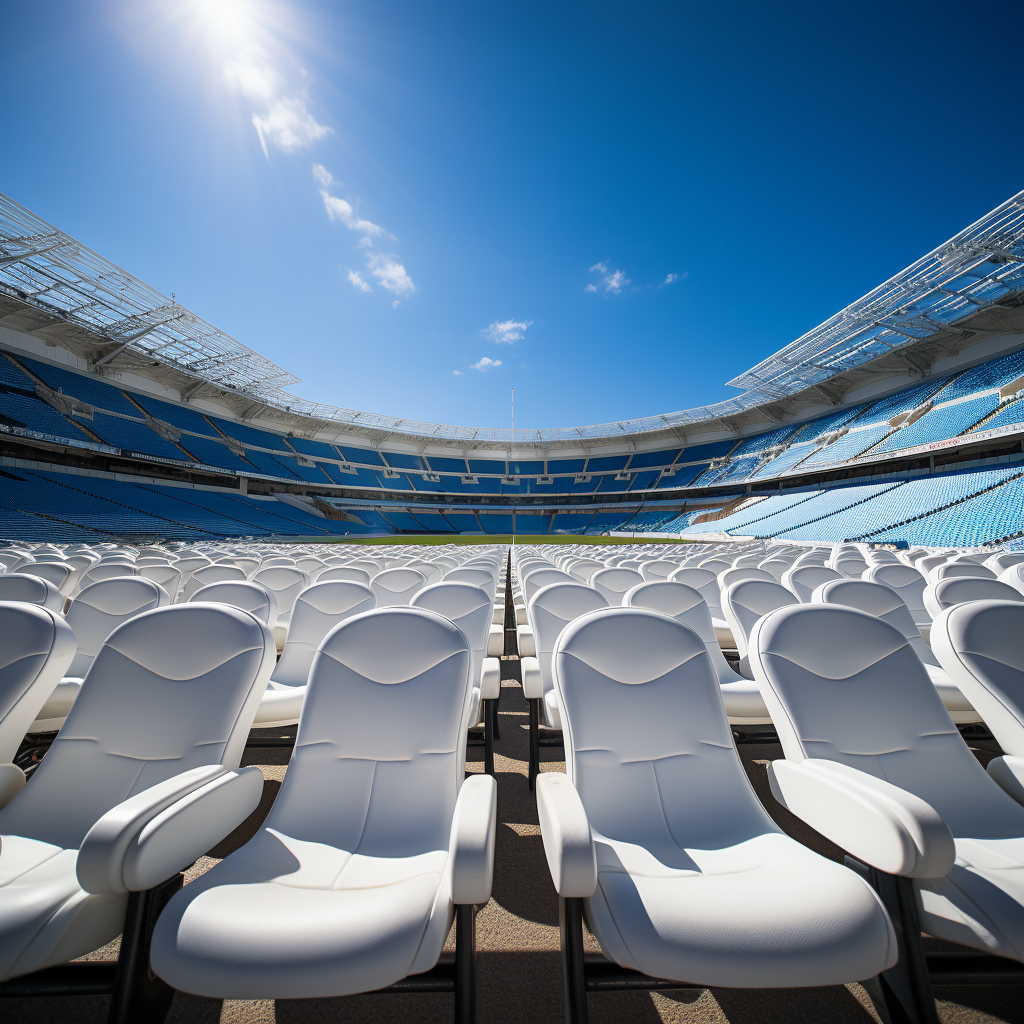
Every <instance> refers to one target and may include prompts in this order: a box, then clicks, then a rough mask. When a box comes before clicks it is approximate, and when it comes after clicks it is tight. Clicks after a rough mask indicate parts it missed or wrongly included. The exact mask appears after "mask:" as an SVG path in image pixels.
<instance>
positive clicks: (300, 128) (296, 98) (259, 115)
mask: <svg viewBox="0 0 1024 1024" xmlns="http://www.w3.org/2000/svg"><path fill="white" fill-rule="evenodd" d="M303 75H305V72H303ZM224 77H225V78H226V79H227V81H228V84H229V85H231V86H232V87H233V88H235V89H237V90H238V91H239V92H240V93H241V94H242V95H243V96H245V97H246V99H249V100H252V101H253V103H254V104H257V105H259V106H260V107H261V108H262V109H261V110H257V111H253V114H252V123H253V127H254V128H255V129H256V134H257V135H258V136H259V139H260V145H261V146H262V147H263V155H264V156H269V151H268V147H270V146H273V147H274V148H275V149H280V150H281V151H282V152H284V153H294V152H295V150H297V149H307V148H309V147H310V146H312V145H313V143H314V142H316V141H318V140H319V139H322V138H323V137H324V136H325V135H329V134H330V133H331V132H332V131H333V129H332V128H330V127H328V126H327V125H323V124H320V123H319V122H318V121H317V120H316V118H315V117H314V116H313V115H312V114H311V113H310V112H309V108H308V107H307V103H308V94H307V91H306V89H305V88H294V87H293V88H289V87H288V85H287V83H286V82H285V80H284V77H283V76H282V75H281V73H280V72H279V71H278V70H277V68H275V67H274V65H273V64H272V63H271V62H270V61H269V60H268V59H267V57H266V56H265V54H264V53H263V52H262V51H261V50H260V49H258V48H251V49H249V50H248V51H247V52H246V53H244V54H242V55H240V56H239V57H238V58H237V59H236V60H234V61H232V62H231V63H229V64H228V65H227V66H226V67H225V68H224Z"/></svg>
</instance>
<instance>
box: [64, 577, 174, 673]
mask: <svg viewBox="0 0 1024 1024" xmlns="http://www.w3.org/2000/svg"><path fill="white" fill-rule="evenodd" d="M169 603H170V601H169V598H168V595H167V592H166V591H165V590H164V589H163V588H162V587H160V586H158V585H157V584H156V583H154V582H153V581H152V580H147V579H143V578H142V577H141V576H119V577H114V578H112V579H109V580H100V582H99V583H93V584H92V585H91V586H88V587H86V588H85V590H81V591H79V593H78V596H77V597H75V599H74V600H73V601H72V602H71V605H70V607H69V608H68V614H67V621H68V625H69V626H70V627H71V628H72V629H73V630H74V633H75V637H76V639H77V640H78V651H77V652H76V653H75V658H74V660H73V661H72V662H71V667H70V669H69V670H68V675H70V676H84V675H85V674H86V672H88V670H89V666H90V665H91V664H92V662H93V658H95V657H96V653H97V651H99V649H100V646H101V645H102V644H103V641H104V640H106V639H107V637H108V636H110V634H111V633H112V632H113V631H114V630H115V629H116V628H117V627H118V626H120V625H121V623H123V622H127V621H128V620H129V619H132V618H134V617H135V616H136V615H139V614H141V613H142V612H148V611H150V610H152V609H153V608H160V607H161V606H162V605H166V604H169Z"/></svg>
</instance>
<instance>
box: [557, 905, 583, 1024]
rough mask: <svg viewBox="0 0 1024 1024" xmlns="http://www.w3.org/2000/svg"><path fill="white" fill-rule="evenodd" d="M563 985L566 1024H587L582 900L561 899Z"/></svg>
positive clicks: (559, 914) (559, 912)
mask: <svg viewBox="0 0 1024 1024" xmlns="http://www.w3.org/2000/svg"><path fill="white" fill-rule="evenodd" d="M558 928H559V931H560V932H561V947H562V984H563V987H564V992H565V1021H566V1024H587V979H586V971H585V967H584V963H583V900H581V899H577V898H575V897H569V898H566V897H565V896H559V898H558Z"/></svg>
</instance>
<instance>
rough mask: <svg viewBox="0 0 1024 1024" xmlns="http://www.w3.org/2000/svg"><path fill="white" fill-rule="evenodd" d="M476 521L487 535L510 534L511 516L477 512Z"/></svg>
mask: <svg viewBox="0 0 1024 1024" xmlns="http://www.w3.org/2000/svg"><path fill="white" fill-rule="evenodd" d="M477 519H479V520H480V525H481V526H482V527H483V529H484V530H485V531H486V532H487V533H511V532H512V516H510V515H505V514H503V513H500V512H478V513H477Z"/></svg>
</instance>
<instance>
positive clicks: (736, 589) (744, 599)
mask: <svg viewBox="0 0 1024 1024" xmlns="http://www.w3.org/2000/svg"><path fill="white" fill-rule="evenodd" d="M796 603H797V600H796V597H794V595H793V594H792V593H791V592H790V591H788V590H787V589H786V588H785V587H784V586H783V585H782V584H781V583H776V582H775V581H774V580H740V581H739V582H738V583H733V584H731V585H730V586H729V587H727V588H726V590H725V591H723V593H722V611H723V612H724V613H725V621H726V622H728V623H729V628H730V629H731V630H732V635H733V639H734V640H735V641H736V650H737V652H738V653H739V656H740V658H741V659H742V658H745V657H746V656H747V653H748V651H747V644H748V639H749V637H750V631H751V630H752V629H753V628H754V623H755V622H757V620H758V619H759V618H761V616H762V615H767V614H768V612H770V611H774V610H775V609H776V608H782V607H784V606H786V605H789V604H796Z"/></svg>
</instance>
